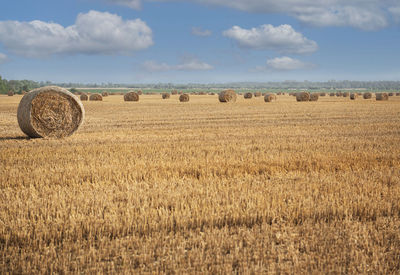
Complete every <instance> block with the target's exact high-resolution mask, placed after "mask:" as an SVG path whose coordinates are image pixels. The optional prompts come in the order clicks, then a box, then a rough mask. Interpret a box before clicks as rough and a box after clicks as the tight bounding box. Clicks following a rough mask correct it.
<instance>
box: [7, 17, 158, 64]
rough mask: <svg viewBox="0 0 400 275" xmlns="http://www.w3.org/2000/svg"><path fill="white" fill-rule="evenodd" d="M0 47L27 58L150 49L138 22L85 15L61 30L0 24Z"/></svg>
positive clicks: (149, 40)
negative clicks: (1, 45)
mask: <svg viewBox="0 0 400 275" xmlns="http://www.w3.org/2000/svg"><path fill="white" fill-rule="evenodd" d="M0 43H2V44H3V45H4V46H5V48H7V49H8V50H9V51H10V52H13V53H15V54H18V55H23V56H28V57H43V56H50V55H53V54H78V53H81V54H129V53H131V52H132V51H138V50H143V49H146V48H148V47H150V46H151V45H153V38H152V30H151V29H150V28H149V27H148V26H147V24H146V23H145V22H143V21H142V20H140V19H136V20H123V19H122V18H121V17H120V16H118V15H116V14H111V13H108V12H98V11H89V12H88V13H81V14H79V15H78V16H77V19H76V21H75V24H74V25H72V26H68V27H63V26H61V25H59V24H57V23H48V22H43V21H39V20H35V21H31V22H19V21H0Z"/></svg>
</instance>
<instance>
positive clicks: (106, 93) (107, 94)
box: [101, 92, 110, 97]
mask: <svg viewBox="0 0 400 275" xmlns="http://www.w3.org/2000/svg"><path fill="white" fill-rule="evenodd" d="M101 95H102V96H103V97H104V96H109V95H110V94H109V93H108V92H102V93H101Z"/></svg>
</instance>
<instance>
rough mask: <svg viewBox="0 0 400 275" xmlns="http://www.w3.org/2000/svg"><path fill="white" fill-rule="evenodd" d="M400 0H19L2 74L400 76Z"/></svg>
mask: <svg viewBox="0 0 400 275" xmlns="http://www.w3.org/2000/svg"><path fill="white" fill-rule="evenodd" d="M399 49H400V2H399V1H397V0H346V1H345V0H312V1H311V0H280V1H275V0H230V1H228V0H204V1H200V0H189V1H170V0H69V1H63V0H59V1H54V0H52V1H49V0H46V1H45V0H37V1H31V0H17V1H6V3H4V4H3V5H2V12H1V15H0V75H1V76H2V77H3V78H6V79H32V80H36V81H47V80H49V81H53V82H83V83H94V82H96V83H102V82H103V83H107V82H114V83H159V82H164V83H165V82H172V83H224V82H233V81H235V82H236V81H284V80H299V81H303V80H309V81H326V80H332V79H336V80H344V79H348V80H400V66H399V64H400V51H399Z"/></svg>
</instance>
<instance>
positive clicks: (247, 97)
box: [243, 93, 253, 99]
mask: <svg viewBox="0 0 400 275" xmlns="http://www.w3.org/2000/svg"><path fill="white" fill-rule="evenodd" d="M243 97H244V98H246V99H250V98H252V97H253V94H252V93H245V94H244V96H243Z"/></svg>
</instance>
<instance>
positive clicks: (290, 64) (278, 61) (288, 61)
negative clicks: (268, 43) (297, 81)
mask: <svg viewBox="0 0 400 275" xmlns="http://www.w3.org/2000/svg"><path fill="white" fill-rule="evenodd" d="M267 67H268V68H270V69H272V70H277V71H292V70H299V69H307V68H310V67H312V65H311V64H308V63H305V62H303V61H300V60H298V59H294V58H291V57H288V56H282V57H276V58H273V59H269V60H267Z"/></svg>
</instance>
